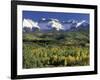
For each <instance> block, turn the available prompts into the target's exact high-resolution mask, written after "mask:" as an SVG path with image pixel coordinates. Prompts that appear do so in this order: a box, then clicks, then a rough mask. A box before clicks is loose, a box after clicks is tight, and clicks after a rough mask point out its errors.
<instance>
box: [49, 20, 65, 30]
mask: <svg viewBox="0 0 100 80" xmlns="http://www.w3.org/2000/svg"><path fill="white" fill-rule="evenodd" d="M48 25H51V27H52V28H55V29H56V30H57V31H59V30H63V29H64V28H63V26H62V24H61V23H60V22H59V20H57V19H51V21H50V22H48Z"/></svg>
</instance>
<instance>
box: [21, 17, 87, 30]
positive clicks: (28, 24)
mask: <svg viewBox="0 0 100 80" xmlns="http://www.w3.org/2000/svg"><path fill="white" fill-rule="evenodd" d="M80 29H81V30H89V23H88V22H87V21H86V20H81V21H77V20H66V21H60V20H58V19H53V18H50V19H46V18H41V19H40V20H39V21H34V20H32V19H23V32H34V31H37V30H38V31H52V30H56V31H77V30H80Z"/></svg>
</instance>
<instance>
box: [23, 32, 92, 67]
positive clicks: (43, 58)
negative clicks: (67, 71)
mask: <svg viewBox="0 0 100 80" xmlns="http://www.w3.org/2000/svg"><path fill="white" fill-rule="evenodd" d="M89 56H90V54H89V32H86V31H77V32H76V31H74V32H57V31H53V32H40V31H37V32H28V33H24V32H23V68H26V69H29V68H44V67H64V66H66V67H67V66H68V67H69V66H88V65H89V60H90V57H89Z"/></svg>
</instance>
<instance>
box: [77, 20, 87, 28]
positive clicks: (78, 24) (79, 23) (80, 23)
mask: <svg viewBox="0 0 100 80" xmlns="http://www.w3.org/2000/svg"><path fill="white" fill-rule="evenodd" d="M84 22H86V21H85V20H82V21H81V22H78V23H77V25H76V28H78V27H79V26H80V25H82V24H83V23H84Z"/></svg>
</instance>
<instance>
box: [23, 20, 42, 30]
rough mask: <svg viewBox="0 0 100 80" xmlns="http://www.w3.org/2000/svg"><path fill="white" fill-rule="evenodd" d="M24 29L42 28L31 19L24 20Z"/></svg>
mask: <svg viewBox="0 0 100 80" xmlns="http://www.w3.org/2000/svg"><path fill="white" fill-rule="evenodd" d="M23 27H29V28H31V29H32V28H33V27H34V28H38V29H40V27H39V26H38V22H35V21H33V20H31V19H24V20H23Z"/></svg>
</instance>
